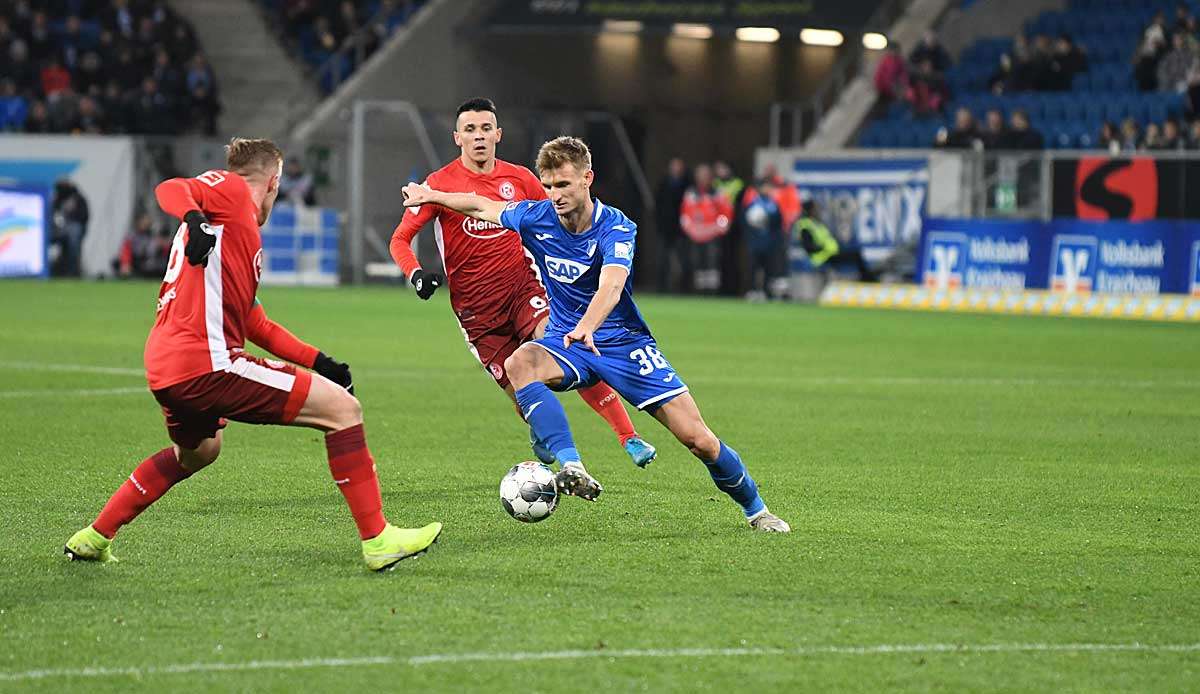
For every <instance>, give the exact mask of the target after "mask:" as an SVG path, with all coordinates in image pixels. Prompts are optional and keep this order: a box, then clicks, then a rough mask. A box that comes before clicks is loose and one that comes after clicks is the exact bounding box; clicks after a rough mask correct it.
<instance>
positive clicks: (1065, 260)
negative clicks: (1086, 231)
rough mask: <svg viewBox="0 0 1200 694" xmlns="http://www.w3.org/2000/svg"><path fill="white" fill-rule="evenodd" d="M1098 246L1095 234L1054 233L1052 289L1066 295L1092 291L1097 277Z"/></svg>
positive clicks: (1051, 269)
mask: <svg viewBox="0 0 1200 694" xmlns="http://www.w3.org/2000/svg"><path fill="white" fill-rule="evenodd" d="M1096 245H1097V244H1096V237H1095V236H1086V235H1076V234H1064V235H1061V236H1055V237H1054V245H1053V246H1052V248H1051V251H1050V288H1051V289H1052V290H1054V291H1056V292H1064V293H1067V294H1076V293H1085V292H1090V291H1092V284H1093V281H1094V280H1095V277H1096Z"/></svg>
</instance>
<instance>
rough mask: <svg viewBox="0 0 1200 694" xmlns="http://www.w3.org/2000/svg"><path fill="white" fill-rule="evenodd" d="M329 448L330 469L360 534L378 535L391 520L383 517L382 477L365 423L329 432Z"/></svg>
mask: <svg viewBox="0 0 1200 694" xmlns="http://www.w3.org/2000/svg"><path fill="white" fill-rule="evenodd" d="M325 448H326V449H327V450H328V451H329V471H330V472H331V473H333V481H334V482H335V483H336V484H337V486H338V489H339V490H340V491H341V492H342V496H344V497H346V505H347V506H349V507H350V513H351V515H353V516H354V523H355V524H356V525H357V526H358V534H359V536H360V537H361V538H362V539H364V540H369V539H371V538H372V537H375V536H376V535H378V534H379V533H381V532H383V528H384V526H386V525H387V521H386V520H384V518H383V495H382V493H381V492H380V489H379V477H377V476H376V475H375V460H374V459H373V458H371V452H370V451H368V450H367V437H366V434H365V433H364V432H363V425H361V424H356V425H354V426H352V427H349V428H347V429H342V430H341V431H333V432H330V433H328V434H325Z"/></svg>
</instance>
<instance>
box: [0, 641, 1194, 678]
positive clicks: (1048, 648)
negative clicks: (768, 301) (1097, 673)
mask: <svg viewBox="0 0 1200 694" xmlns="http://www.w3.org/2000/svg"><path fill="white" fill-rule="evenodd" d="M1198 651H1200V643H1174V644H1172V643H1164V644H1152V643H1140V642H1136V641H1135V642H1132V643H983V644H954V643H916V644H876V645H870V646H801V647H798V648H652V649H639V648H630V649H616V650H603V649H597V650H587V651H584V650H572V651H541V652H539V651H528V652H520V651H518V652H514V653H441V654H432V655H418V656H412V657H409V658H397V657H395V656H386V655H385V656H367V657H361V658H304V659H301V660H250V661H246V662H242V663H185V664H177V665H151V666H146V667H123V668H105V667H98V668H77V669H69V668H60V669H49V668H48V669H41V670H26V671H24V672H0V681H8V682H13V681H18V680H35V679H46V678H51V677H111V676H117V675H128V676H135V677H141V676H145V675H183V674H190V673H198V672H238V671H245V670H298V669H305V668H336V667H357V666H362V665H393V664H402V665H410V666H414V667H415V666H420V665H436V664H442V663H447V664H454V663H466V662H489V663H500V662H530V661H545V660H579V659H589V658H735V657H743V656H745V657H764V656H791V657H806V656H819V655H857V656H865V655H909V654H919V655H937V654H940V653H958V654H987V653H1123V652H1126V653H1127V652H1139V653H1193V652H1198Z"/></svg>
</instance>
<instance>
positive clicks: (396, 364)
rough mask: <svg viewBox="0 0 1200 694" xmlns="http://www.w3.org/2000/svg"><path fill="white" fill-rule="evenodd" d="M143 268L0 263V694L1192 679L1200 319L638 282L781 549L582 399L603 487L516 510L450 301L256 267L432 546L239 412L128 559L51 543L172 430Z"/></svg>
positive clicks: (1186, 685)
mask: <svg viewBox="0 0 1200 694" xmlns="http://www.w3.org/2000/svg"><path fill="white" fill-rule="evenodd" d="M156 291H157V285H153V284H148V283H147V284H80V283H43V282H6V283H4V284H0V299H2V300H0V450H2V451H3V461H2V462H0V506H2V508H3V519H2V521H0V555H2V556H0V691H53V692H59V691H89V692H94V691H130V690H147V691H150V690H153V691H184V692H210V691H226V690H238V691H301V690H302V691H397V690H404V691H448V692H458V691H464V690H487V691H520V692H551V691H581V690H592V691H595V690H601V689H605V690H613V691H626V690H639V691H640V690H649V691H680V692H695V691H714V692H726V691H750V692H758V691H764V692H765V691H800V690H815V691H831V690H846V691H879V690H882V689H889V690H938V691H970V690H989V691H996V690H1000V691H1014V692H1024V691H1030V690H1053V691H1100V690H1104V691H1111V690H1114V689H1116V690H1130V691H1187V690H1191V691H1195V689H1196V688H1197V686H1200V513H1198V511H1200V473H1198V470H1200V468H1198V465H1200V460H1198V457H1200V456H1198V453H1200V426H1197V424H1198V419H1197V413H1198V412H1200V372H1198V369H1200V332H1198V331H1197V329H1196V328H1195V327H1192V326H1186V325H1165V324H1150V323H1132V322H1115V321H1101V320H1072V319H1050V318H1013V317H993V316H965V315H932V314H913V313H890V312H876V311H866V310H828V309H820V308H814V307H801V306H793V305H747V304H744V303H740V302H732V301H717V300H709V301H704V300H683V299H670V298H654V297H647V298H646V299H645V300H644V301H643V302H642V308H643V311H644V312H645V314H646V316H647V319H648V321H649V323H650V324H651V326H652V327H653V328H654V329H655V333H656V335H657V337H658V339H659V344H660V347H661V348H662V350H663V352H664V354H665V355H666V356H667V357H668V358H669V359H670V360H671V361H672V363H673V364H674V366H675V367H676V368H677V369H678V370H679V373H680V375H681V376H682V377H683V378H684V380H685V381H687V382H688V383H689V384H690V385H691V387H692V390H693V393H694V395H695V396H696V399H697V401H698V402H699V404H700V407H701V409H702V411H703V412H704V415H705V418H706V420H707V421H708V423H709V424H710V425H711V426H712V427H713V429H714V430H715V431H716V432H717V433H718V434H719V435H720V436H721V437H723V438H724V439H725V440H726V441H728V442H730V444H731V445H733V446H734V447H735V448H737V449H738V450H739V451H740V452H741V454H742V456H743V458H744V459H745V461H746V463H747V465H748V466H749V468H750V470H751V471H752V472H753V474H754V475H755V477H756V478H757V479H758V481H759V485H760V487H761V489H762V493H763V496H764V498H765V499H766V501H767V503H768V504H769V505H770V507H771V509H772V510H773V511H775V512H776V513H778V514H779V515H781V516H783V517H784V518H786V519H787V520H788V521H790V522H791V524H792V526H793V528H794V532H793V533H792V534H791V535H789V536H766V535H758V534H755V533H752V532H751V531H750V530H749V529H748V528H747V527H746V526H745V523H744V521H743V520H742V518H741V514H740V513H739V511H738V510H737V509H736V508H735V507H734V505H733V504H732V503H731V502H730V501H728V500H727V499H725V498H724V497H723V496H722V495H720V494H718V493H717V492H716V490H715V489H714V487H713V486H712V484H711V482H710V481H709V479H708V476H707V474H706V473H705V471H704V468H703V467H702V466H701V465H700V464H699V463H698V462H696V461H695V460H694V459H693V458H692V457H691V456H690V455H689V454H688V453H687V452H686V451H684V450H683V449H682V448H681V447H679V446H678V445H676V444H674V443H673V442H672V441H670V440H668V435H667V433H666V432H665V431H664V430H662V429H661V428H660V427H659V426H658V424H657V423H656V422H655V421H654V420H652V419H651V418H650V417H648V416H646V415H644V414H635V415H634V421H635V423H636V424H637V426H638V427H639V429H640V430H641V431H642V432H643V433H644V434H645V435H646V437H647V438H649V439H650V440H651V441H653V442H654V443H656V444H657V445H658V446H659V448H660V451H661V453H660V457H659V459H658V460H657V461H656V462H655V463H654V464H653V465H651V466H650V468H649V469H647V470H645V471H641V470H638V469H636V468H634V467H633V466H632V465H631V464H630V462H629V460H628V459H627V458H626V457H625V456H624V454H623V452H622V451H621V450H620V449H619V448H618V447H617V445H616V443H615V441H614V439H613V437H612V435H611V433H610V432H609V431H608V429H607V427H606V425H604V423H603V422H602V421H601V420H600V419H599V418H597V417H596V416H595V415H593V414H592V413H591V412H590V411H589V410H587V409H586V406H584V404H583V403H582V402H581V401H580V400H579V398H578V397H577V396H575V395H573V394H565V395H563V396H562V397H563V401H564V403H565V404H566V407H567V412H568V415H569V417H570V418H571V422H572V425H573V428H574V430H575V433H576V436H577V439H578V441H579V447H580V449H581V451H582V452H583V454H584V458H585V461H586V462H587V463H588V464H589V468H590V469H591V470H592V472H593V473H594V474H596V476H597V477H598V478H599V479H600V480H601V481H602V482H603V483H604V485H605V490H606V491H605V494H604V496H603V497H601V499H600V500H599V501H598V502H597V503H596V504H594V505H589V504H586V503H585V502H582V501H580V500H577V499H571V498H567V499H564V500H563V502H562V504H561V505H560V507H559V509H558V511H557V512H556V513H555V515H554V516H553V517H552V518H550V519H549V520H548V521H546V522H544V523H541V524H538V525H522V524H520V523H517V522H514V521H513V520H511V519H509V518H508V517H507V516H506V515H505V514H504V512H503V510H502V509H501V507H500V504H499V502H498V500H497V491H496V490H497V486H498V482H499V479H500V477H501V475H502V474H503V473H504V472H505V471H506V470H507V469H508V467H509V466H511V465H512V464H514V463H515V462H517V461H520V460H524V459H528V458H529V457H530V452H529V449H528V446H527V443H526V441H527V434H526V429H525V427H524V426H523V425H522V423H521V422H520V421H519V420H518V418H517V417H516V416H515V414H514V413H513V411H512V409H511V407H510V405H508V403H507V401H506V400H505V398H504V397H503V396H502V395H501V393H500V392H499V391H498V390H497V389H496V388H495V386H494V385H492V383H491V382H490V379H489V377H487V376H486V375H485V374H484V373H483V372H482V371H481V370H480V369H479V367H478V366H477V365H476V364H475V363H474V362H473V361H472V359H471V357H470V355H469V354H468V352H467V350H466V349H465V347H464V345H463V343H462V340H461V337H460V336H459V331H458V328H457V327H456V325H455V323H454V319H453V317H452V315H451V314H450V312H449V310H448V306H447V305H446V302H445V297H444V296H440V295H439V297H438V298H437V299H436V300H434V301H432V302H430V303H423V302H420V301H417V300H416V299H415V298H414V297H413V296H412V294H411V292H409V291H406V290H403V289H395V288H389V289H385V288H367V289H338V290H315V289H308V290H305V289H281V288H265V289H263V291H262V293H261V298H262V299H263V301H264V303H265V306H266V308H267V310H268V313H269V314H270V315H271V316H272V317H274V318H275V319H277V320H279V321H280V322H282V323H283V324H285V325H287V326H289V327H290V328H291V329H292V330H293V331H294V332H296V333H297V334H298V335H300V336H301V337H302V338H304V339H307V340H308V341H310V342H312V343H314V344H316V345H317V346H319V347H321V348H322V349H324V350H326V351H327V352H329V353H330V354H332V355H334V356H336V357H338V358H340V359H344V360H346V361H348V362H349V363H350V364H351V365H352V366H353V368H354V373H355V380H356V382H357V384H358V390H359V396H360V398H361V400H362V402H363V404H364V407H365V411H366V428H367V436H368V441H369V442H370V444H371V447H372V449H373V452H374V455H375V457H376V460H377V462H378V465H379V472H380V477H381V479H382V483H383V490H384V503H385V509H386V512H387V513H388V515H389V517H390V518H391V519H392V520H393V521H394V522H397V523H406V524H416V523H424V522H426V521H429V520H435V519H436V520H441V521H443V522H444V523H445V524H446V530H445V533H444V534H443V536H442V540H441V542H440V543H439V544H438V545H437V546H436V547H435V549H434V551H433V552H431V553H429V554H428V555H426V556H423V557H420V558H419V559H416V560H413V561H408V562H403V563H401V564H400V566H399V567H398V569H397V570H395V571H393V572H390V573H387V574H383V575H374V574H370V573H369V572H367V571H366V570H365V569H364V568H363V567H362V565H361V561H360V557H359V554H358V541H357V536H356V534H355V532H354V526H353V523H352V521H351V519H350V517H349V514H348V512H347V511H346V509H345V507H344V505H343V502H342V499H341V497H340V496H339V495H338V493H337V491H336V490H335V488H334V485H333V484H332V483H331V481H330V478H329V472H328V468H327V466H326V462H325V453H324V447H323V445H322V441H321V436H320V435H319V434H317V433H315V432H311V431H306V430H294V429H287V428H280V427H254V426H249V425H242V424H236V423H235V424H231V425H230V426H229V428H228V429H227V430H226V444H225V450H224V452H223V454H222V457H221V459H220V460H219V461H218V462H217V463H216V464H215V465H214V466H212V467H210V468H208V469H206V470H204V471H203V472H202V473H200V474H199V475H197V476H196V477H194V478H192V479H191V480H189V481H187V482H185V483H184V484H182V485H180V486H179V487H177V488H176V489H175V490H173V491H172V492H171V493H170V494H168V495H167V496H166V497H164V499H163V500H162V501H160V502H159V503H158V504H157V505H156V506H154V507H153V508H151V509H150V510H149V511H148V512H147V513H145V514H144V515H143V516H142V517H141V518H139V519H138V520H137V521H136V522H135V523H133V524H132V525H130V526H128V527H127V528H125V530H124V531H123V532H122V534H121V535H120V536H118V538H117V542H116V544H115V546H114V548H115V551H116V554H117V555H118V556H119V557H120V558H121V560H122V561H121V563H119V564H115V565H105V566H98V565H90V564H72V563H68V562H67V561H66V560H65V559H64V557H63V556H62V555H61V548H62V544H63V542H64V541H65V540H66V538H67V537H68V536H69V535H70V534H71V533H72V532H73V531H75V530H76V529H78V528H79V527H81V526H83V525H84V524H86V523H88V522H90V521H91V520H92V518H93V517H94V516H95V514H96V512H97V511H98V510H99V509H100V507H101V505H103V503H104V502H105V500H106V499H107V498H108V495H109V494H110V493H111V492H112V491H113V490H114V489H115V488H116V486H117V485H118V484H119V483H120V482H121V481H122V479H123V478H124V477H125V476H126V475H127V474H128V473H129V471H130V470H131V469H132V468H133V467H134V466H135V465H136V464H137V463H138V462H139V461H140V460H141V459H142V458H143V457H145V456H146V455H148V454H149V453H152V452H154V451H156V450H158V449H160V448H162V447H163V445H165V442H166V436H165V431H164V429H163V425H162V418H161V414H160V413H159V410H158V408H157V406H156V404H155V403H154V401H153V399H152V398H151V396H150V395H149V394H148V393H144V392H139V391H140V389H141V388H143V387H144V381H143V380H142V378H141V376H140V375H139V370H140V368H141V358H142V357H141V354H142V345H143V342H144V340H145V336H146V332H147V330H148V328H149V326H150V323H151V321H152V319H153V313H154V300H155V295H156ZM84 367H112V368H111V369H110V370H106V369H96V368H84Z"/></svg>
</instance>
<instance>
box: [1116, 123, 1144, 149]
mask: <svg viewBox="0 0 1200 694" xmlns="http://www.w3.org/2000/svg"><path fill="white" fill-rule="evenodd" d="M1141 145H1142V133H1141V131H1140V130H1138V124H1137V121H1135V120H1134V119H1132V118H1126V119H1125V120H1123V121H1121V151H1122V152H1133V151H1136V150H1137V148H1138V147H1140V146H1141Z"/></svg>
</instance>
